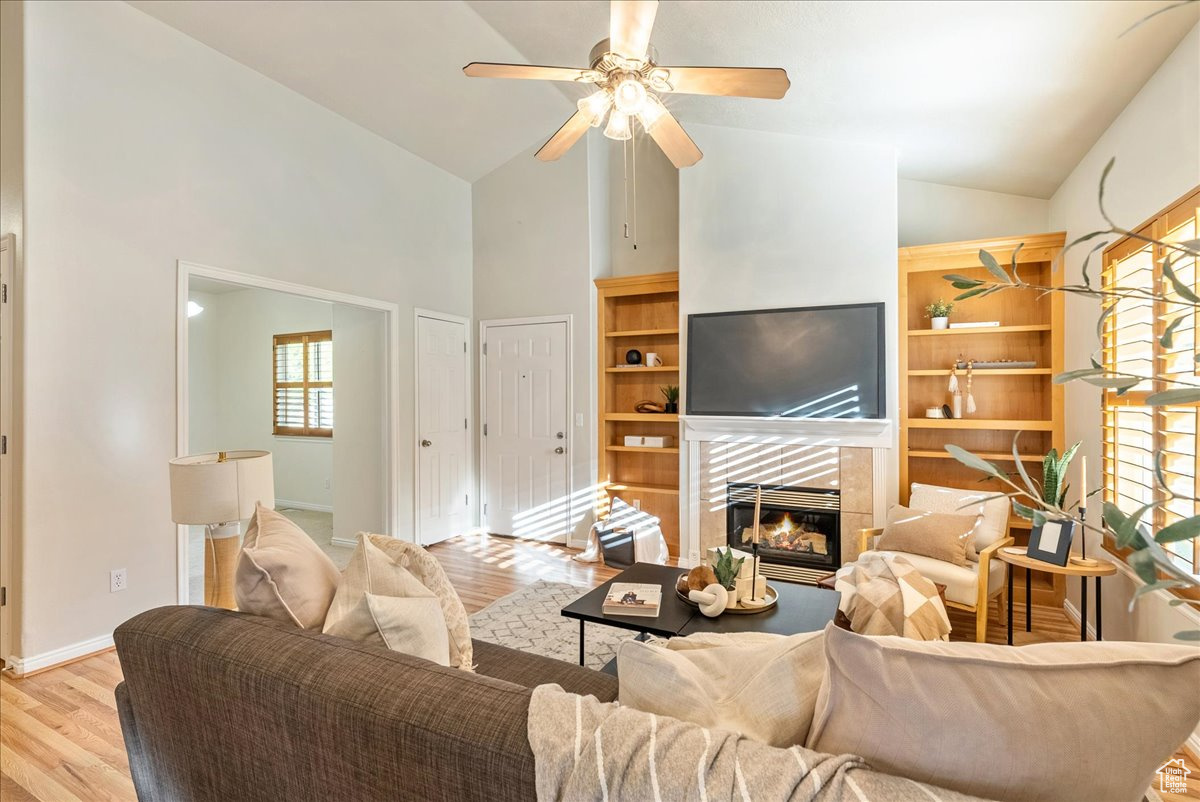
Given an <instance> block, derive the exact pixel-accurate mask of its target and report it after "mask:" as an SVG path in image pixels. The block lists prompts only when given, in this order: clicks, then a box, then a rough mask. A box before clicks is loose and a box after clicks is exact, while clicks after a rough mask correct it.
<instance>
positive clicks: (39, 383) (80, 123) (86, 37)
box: [20, 2, 471, 656]
mask: <svg viewBox="0 0 1200 802" xmlns="http://www.w3.org/2000/svg"><path fill="white" fill-rule="evenodd" d="M25 11H26V16H25V20H26V63H25V68H26V73H25V77H26V97H27V104H26V120H25V122H26V135H27V138H26V176H25V177H26V216H25V222H26V234H27V238H26V240H27V241H26V253H25V256H26V266H27V273H28V282H27V285H28V286H27V298H26V301H27V306H26V309H27V313H28V319H27V320H28V322H27V325H26V359H27V362H26V364H27V370H26V375H25V393H26V399H27V407H26V410H27V411H26V414H25V420H24V424H25V430H26V445H27V449H28V450H27V459H26V463H25V479H26V482H25V488H24V496H23V499H22V500H23V503H24V507H25V510H26V511H27V512H26V514H25V516H24V522H23V524H24V531H23V541H24V547H25V562H24V565H23V567H22V568H23V577H24V595H25V598H24V602H25V604H24V609H23V611H22V619H23V623H24V627H23V631H22V633H21V644H20V654H21V655H23V656H31V655H38V654H45V653H47V652H49V651H51V650H54V649H59V648H65V647H70V646H72V645H73V644H76V643H80V642H83V641H86V640H89V639H92V638H96V637H102V636H104V635H106V634H107V633H109V632H111V631H112V629H113V628H114V627H115V626H116V625H117V624H119V623H120V622H121V621H124V620H125V619H127V618H129V617H130V616H132V615H134V614H135V613H137V612H140V611H142V610H145V609H147V608H149V607H153V606H156V605H161V604H169V603H172V602H174V601H175V600H176V598H177V587H176V553H175V552H176V534H175V527H174V525H173V524H172V523H171V520H170V509H169V492H168V484H167V471H166V462H167V460H168V459H169V458H171V457H173V456H174V455H175V450H176V446H175V302H174V298H175V276H176V260H177V259H184V260H188V261H194V262H199V263H202V264H210V265H216V266H220V267H225V268H229V269H233V270H240V271H244V272H248V273H256V274H261V275H265V276H270V277H273V278H278V279H285V280H289V281H294V282H297V283H301V284H308V285H312V286H317V287H324V288H328V289H332V290H338V291H342V292H347V293H352V294H355V295H360V296H365V297H370V298H378V299H382V300H385V301H391V302H395V303H397V304H399V305H400V313H401V316H402V318H404V319H409V318H410V317H411V314H412V309H413V307H414V306H420V307H426V308H431V309H439V310H444V311H447V312H452V313H457V314H462V315H469V314H470V311H471V228H470V225H469V220H470V215H471V196H470V187H469V186H468V185H467V184H466V183H465V182H463V181H461V180H459V179H457V178H455V177H453V176H451V175H449V174H447V173H445V172H443V171H441V170H439V169H437V168H436V167H434V166H432V165H430V164H429V163H427V162H425V161H423V160H421V159H419V158H417V157H416V156H413V155H412V154H410V153H408V152H406V151H403V150H401V149H399V148H397V147H396V146H394V145H392V144H390V143H388V142H386V141H384V140H382V139H380V138H379V137H377V136H375V135H374V134H371V133H369V132H367V131H365V130H364V129H362V128H359V127H358V126H355V125H353V124H352V123H350V122H348V121H347V120H345V119H344V118H341V117H339V116H337V115H336V114H334V113H332V112H330V111H328V110H326V109H324V108H321V107H319V106H317V105H316V104H314V103H312V102H311V101H309V100H306V99H305V98H303V97H301V96H299V95H297V94H295V93H293V92H291V91H289V90H286V89H284V88H282V87H280V86H279V85H278V84H276V83H274V82H272V81H270V80H268V79H267V78H265V77H263V76H262V75H260V74H258V73H256V72H254V71H252V70H249V69H247V68H245V67H243V66H241V65H239V64H237V63H235V62H233V61H231V60H230V59H228V58H226V57H224V56H222V55H219V54H218V53H216V52H215V51H213V50H211V49H209V48H207V47H205V46H203V45H201V44H199V43H198V42H196V41H194V40H192V39H189V38H187V37H185V36H184V35H183V34H180V33H179V32H177V31H175V30H173V29H171V28H169V27H167V26H165V25H163V24H162V23H159V22H157V21H156V20H154V19H151V18H150V17H148V16H146V15H145V14H143V13H141V12H140V11H137V10H136V9H134V8H132V7H130V6H128V5H126V4H124V3H120V2H81V3H76V2H56V3H31V4H27V6H26V9H25ZM397 352H398V354H399V358H400V364H399V369H400V375H401V376H411V375H412V371H413V364H412V354H413V345H412V342H411V331H410V330H408V329H407V327H403V326H402V327H401V335H400V342H399V343H398V349H397ZM85 387H86V388H88V390H89V392H87V393H83V392H80V388H85ZM412 414H413V410H412V402H411V394H409V393H405V392H402V393H401V394H400V420H401V421H408V420H411V419H412ZM398 439H399V447H400V453H401V454H411V453H412V447H413V446H412V429H411V427H410V426H404V425H402V426H400V427H399V438H398ZM399 464H400V473H399V476H397V477H396V485H397V486H398V487H400V488H411V487H412V485H413V477H412V464H411V461H409V460H406V459H401V460H400V461H399ZM31 510H36V514H34V513H32V512H28V511H31ZM400 515H401V520H402V521H409V520H411V515H412V502H411V495H410V494H408V493H401V495H400ZM398 534H401V535H406V536H407V535H409V534H410V533H409V532H400V533H398ZM117 567H126V568H128V570H129V589H128V590H127V591H124V592H122V593H116V594H110V593H109V592H108V572H109V569H111V568H117Z"/></svg>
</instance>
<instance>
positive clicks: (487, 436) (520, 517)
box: [482, 321, 571, 542]
mask: <svg viewBox="0 0 1200 802" xmlns="http://www.w3.org/2000/svg"><path fill="white" fill-rule="evenodd" d="M484 332H485V333H484V356H483V361H484V382H483V401H482V405H483V424H484V437H483V451H484V453H483V463H484V465H483V470H484V477H483V489H484V492H483V503H484V524H485V526H486V527H487V531H489V532H492V533H495V534H501V535H514V536H516V537H525V538H533V539H537V540H554V541H559V542H562V541H565V539H566V535H567V531H568V527H569V523H568V522H569V520H570V513H571V510H570V493H569V491H568V482H567V473H568V465H569V463H568V460H569V459H570V457H569V456H568V453H567V452H568V441H567V432H568V428H567V387H568V382H567V347H568V332H567V323H566V322H565V321H555V322H549V323H529V324H519V325H504V324H503V323H496V324H488V325H487V326H486V328H485V329H484Z"/></svg>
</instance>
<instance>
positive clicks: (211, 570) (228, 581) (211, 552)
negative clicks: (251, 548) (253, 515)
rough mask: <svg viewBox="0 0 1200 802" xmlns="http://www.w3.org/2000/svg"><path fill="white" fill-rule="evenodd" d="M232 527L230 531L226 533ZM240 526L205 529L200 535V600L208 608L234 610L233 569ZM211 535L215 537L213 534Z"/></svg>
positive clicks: (239, 549) (239, 539)
mask: <svg viewBox="0 0 1200 802" xmlns="http://www.w3.org/2000/svg"><path fill="white" fill-rule="evenodd" d="M230 527H232V529H233V532H232V534H226V532H228V530H229V528H230ZM239 529H240V527H239V526H238V524H236V523H234V524H232V525H228V524H218V525H217V526H212V527H209V528H208V531H207V533H206V535H205V538H204V603H205V604H206V605H207V606H209V607H223V608H225V609H226V610H235V609H237V601H236V600H235V598H234V595H233V582H234V571H235V569H236V567H237V559H238V552H240V551H241V546H242V538H241V532H240V531H238V530H239ZM214 535H215V536H214Z"/></svg>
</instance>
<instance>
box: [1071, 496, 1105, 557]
mask: <svg viewBox="0 0 1200 802" xmlns="http://www.w3.org/2000/svg"><path fill="white" fill-rule="evenodd" d="M1086 520H1087V508H1086V507H1085V506H1084V505H1082V504H1080V505H1079V556H1078V557H1072V558H1071V565H1078V566H1081V567H1083V568H1095V567H1096V566H1097V565H1099V564H1100V561H1099V560H1097V559H1094V558H1092V557H1089V556H1087V527H1085V526H1084V525H1083V523H1084V521H1086Z"/></svg>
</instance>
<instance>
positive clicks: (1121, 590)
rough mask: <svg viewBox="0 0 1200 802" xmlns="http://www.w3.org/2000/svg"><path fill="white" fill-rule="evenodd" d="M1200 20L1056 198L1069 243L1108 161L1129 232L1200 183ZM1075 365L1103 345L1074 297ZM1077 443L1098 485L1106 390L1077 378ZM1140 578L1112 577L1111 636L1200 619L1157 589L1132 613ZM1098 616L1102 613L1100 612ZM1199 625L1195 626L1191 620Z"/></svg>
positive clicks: (1071, 336)
mask: <svg viewBox="0 0 1200 802" xmlns="http://www.w3.org/2000/svg"><path fill="white" fill-rule="evenodd" d="M1197 132H1200V25H1197V26H1195V27H1193V28H1192V30H1191V31H1190V32H1189V33H1188V35H1187V36H1186V37H1185V38H1184V39H1183V41H1182V42H1180V44H1179V46H1178V47H1177V48H1176V49H1175V51H1174V52H1173V53H1172V54H1171V55H1170V56H1169V57H1168V58H1167V60H1166V61H1165V62H1163V65H1162V66H1161V67H1160V68H1159V69H1158V71H1157V72H1156V73H1155V74H1154V76H1153V77H1151V79H1150V80H1149V81H1147V82H1146V85H1145V86H1144V87H1142V89H1141V91H1139V92H1138V94H1137V96H1136V97H1134V99H1133V100H1132V101H1131V102H1130V103H1129V105H1128V106H1127V107H1126V108H1125V110H1124V111H1123V112H1121V115H1120V116H1119V117H1117V119H1116V120H1115V121H1114V122H1113V124H1112V125H1111V126H1109V128H1108V130H1107V131H1105V132H1104V134H1103V135H1101V137H1100V139H1099V140H1097V142H1096V144H1095V145H1094V146H1093V147H1092V149H1091V150H1090V151H1088V154H1087V155H1086V156H1085V157H1084V158H1083V160H1082V161H1081V162H1080V163H1079V165H1078V166H1077V167H1076V168H1075V169H1074V170H1073V171H1072V172H1071V175H1070V176H1069V177H1068V178H1067V180H1066V181H1064V182H1063V184H1062V186H1060V187H1059V188H1058V191H1057V192H1055V193H1054V197H1052V198H1051V199H1050V227H1051V228H1052V229H1054V230H1066V232H1067V241H1068V242H1070V241H1071V240H1072V239H1074V238H1075V237H1078V236H1081V235H1083V234H1086V233H1088V232H1091V231H1096V230H1099V229H1103V228H1106V227H1107V226H1106V225H1105V223H1104V221H1103V219H1102V218H1101V217H1100V213H1099V208H1098V206H1097V203H1096V200H1097V189H1098V187H1099V182H1100V174H1101V172H1102V171H1103V170H1104V165H1105V164H1107V163H1108V160H1109V159H1111V158H1113V157H1116V160H1117V163H1116V166H1115V167H1114V168H1113V171H1112V172H1111V173H1110V174H1109V177H1108V182H1107V185H1106V189H1105V195H1104V202H1105V207H1106V209H1107V210H1108V212H1109V215H1110V216H1111V217H1112V218H1113V219H1114V220H1115V221H1117V222H1118V223H1119V224H1121V225H1122V226H1124V227H1125V228H1136V227H1137V226H1138V225H1140V224H1141V223H1143V222H1144V221H1145V220H1147V219H1148V218H1150V217H1151V216H1153V215H1154V214H1156V213H1157V212H1158V211H1160V210H1161V209H1163V208H1164V207H1166V206H1167V205H1169V204H1170V203H1171V202H1172V201H1175V200H1176V199H1178V198H1180V197H1182V196H1183V195H1184V194H1186V193H1187V192H1188V191H1190V190H1191V189H1193V188H1194V187H1195V186H1196V185H1197V184H1200V134H1198V133H1197ZM1090 246H1091V243H1089V244H1088V245H1087V246H1086V247H1083V248H1081V249H1078V250H1076V251H1073V252H1072V254H1070V255H1068V259H1067V280H1068V281H1070V282H1079V281H1082V273H1081V266H1082V263H1083V257H1084V255H1085V254H1086V251H1087V249H1088V248H1090ZM1098 264H1099V257H1098V256H1097V258H1094V259H1093V260H1092V270H1091V271H1090V272H1091V275H1092V280H1093V281H1098V276H1099V268H1098ZM1066 311H1067V314H1066V320H1067V332H1066V362H1067V368H1068V369H1074V368H1080V367H1087V365H1088V358H1089V357H1090V356H1091V354H1092V352H1093V351H1094V350H1095V349H1096V348H1097V346H1098V342H1097V340H1096V319H1097V317H1098V316H1099V314H1100V312H1099V306H1098V304H1097V303H1096V302H1094V301H1090V300H1087V299H1080V298H1075V297H1070V296H1068V298H1067V310H1066ZM1066 408H1067V430H1066V434H1067V441H1068V442H1069V443H1073V442H1075V441H1076V440H1081V441H1083V446H1082V448H1081V449H1080V452H1079V453H1080V454H1086V455H1087V457H1088V466H1089V468H1091V471H1090V474H1091V475H1090V476H1089V477H1088V485H1089V486H1090V487H1099V486H1100V484H1099V483H1100V469H1101V461H1100V454H1101V452H1100V445H1101V433H1102V420H1101V416H1100V392H1099V390H1097V389H1095V388H1093V387H1091V386H1089V385H1087V384H1084V383H1083V382H1072V383H1071V384H1068V385H1067V386H1066ZM1135 584H1140V581H1139V580H1137V579H1136V578H1133V577H1125V578H1123V579H1122V580H1120V581H1114V582H1112V583H1111V585H1112V587H1113V591H1115V592H1109V591H1106V592H1105V595H1104V612H1105V616H1104V629H1105V633H1104V634H1105V636H1106V637H1109V638H1113V639H1116V638H1123V639H1128V640H1159V639H1161V638H1162V633H1164V632H1168V631H1169V632H1171V633H1174V632H1177V631H1179V630H1182V629H1184V628H1187V627H1189V626H1190V627H1191V628H1194V627H1196V626H1197V625H1200V616H1195V618H1194V619H1193V618H1192V616H1193V615H1194V614H1191V613H1188V612H1185V611H1184V607H1174V608H1171V607H1168V606H1167V600H1168V599H1169V597H1168V596H1167V595H1166V594H1165V593H1161V592H1160V593H1156V594H1154V595H1153V596H1152V597H1151V598H1147V599H1143V600H1141V601H1139V602H1138V604H1139V607H1140V608H1141V609H1139V610H1138V611H1137V612H1136V614H1135V615H1134V616H1133V617H1129V615H1128V613H1127V612H1126V610H1127V608H1128V605H1129V599H1130V597H1131V594H1132V592H1133V588H1134V587H1135ZM1068 589H1069V599H1070V602H1071V603H1072V604H1073V605H1076V606H1077V605H1078V593H1079V589H1078V586H1077V585H1076V584H1075V583H1070V585H1069V588H1068ZM1090 618H1093V616H1090ZM1189 621H1190V624H1189Z"/></svg>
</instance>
